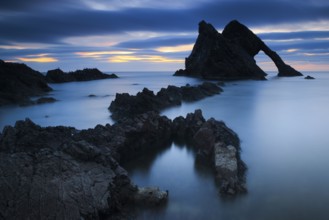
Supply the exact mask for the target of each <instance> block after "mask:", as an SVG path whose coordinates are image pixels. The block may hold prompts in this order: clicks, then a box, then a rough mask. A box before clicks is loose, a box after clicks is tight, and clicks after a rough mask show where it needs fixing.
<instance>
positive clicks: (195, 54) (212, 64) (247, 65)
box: [175, 20, 302, 80]
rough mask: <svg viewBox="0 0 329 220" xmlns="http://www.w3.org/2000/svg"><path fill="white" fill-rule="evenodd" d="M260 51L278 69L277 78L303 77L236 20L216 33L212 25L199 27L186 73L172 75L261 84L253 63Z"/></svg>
mask: <svg viewBox="0 0 329 220" xmlns="http://www.w3.org/2000/svg"><path fill="white" fill-rule="evenodd" d="M259 51H263V52H264V53H265V54H266V55H267V56H269V57H270V58H271V59H272V61H273V62H274V64H275V65H276V67H277V68H278V76H302V74H301V73H300V72H298V71H296V70H295V69H294V68H292V67H291V66H289V65H287V64H286V63H285V62H284V61H283V60H282V59H281V57H280V56H279V55H278V54H277V53H276V52H275V51H273V50H271V49H270V48H269V47H268V46H267V45H266V44H265V43H264V42H263V41H262V40H261V39H260V38H259V37H258V36H257V35H255V34H254V33H253V32H252V31H251V30H249V29H248V28H247V27H246V26H244V25H243V24H241V23H239V22H238V21H236V20H233V21H231V22H230V23H229V24H227V25H226V27H225V28H224V31H223V32H222V33H219V32H218V31H217V30H216V29H215V28H214V27H213V26H212V25H211V24H209V23H206V22H205V21H201V22H200V23H199V36H198V38H197V40H196V43H195V45H194V47H193V50H192V52H191V54H190V56H189V57H187V58H186V59H185V70H178V71H177V72H176V73H175V75H185V76H194V77H202V78H205V79H216V80H243V79H256V80H264V79H266V78H265V76H266V75H267V74H266V73H265V72H264V71H263V70H262V69H261V68H260V67H259V66H258V65H257V64H256V61H255V59H254V57H255V55H256V54H258V52H259Z"/></svg>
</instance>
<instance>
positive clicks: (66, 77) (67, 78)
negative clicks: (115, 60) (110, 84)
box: [46, 68, 118, 83]
mask: <svg viewBox="0 0 329 220" xmlns="http://www.w3.org/2000/svg"><path fill="white" fill-rule="evenodd" d="M109 78H118V76H117V75H115V74H111V75H109V74H105V73H102V72H101V71H99V70H98V69H96V68H95V69H83V70H76V71H74V72H68V73H65V72H63V71H62V70H61V69H54V70H49V71H48V72H47V75H46V79H47V82H49V83H64V82H73V81H90V80H98V79H109Z"/></svg>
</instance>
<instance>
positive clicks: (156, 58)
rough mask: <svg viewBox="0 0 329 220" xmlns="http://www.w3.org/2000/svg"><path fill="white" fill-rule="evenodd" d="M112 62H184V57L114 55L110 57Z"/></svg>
mask: <svg viewBox="0 0 329 220" xmlns="http://www.w3.org/2000/svg"><path fill="white" fill-rule="evenodd" d="M108 61H109V62H111V63H128V62H134V61H139V62H150V63H183V62H184V60H183V59H170V58H167V57H163V56H151V55H141V56H113V57H111V58H109V59H108Z"/></svg>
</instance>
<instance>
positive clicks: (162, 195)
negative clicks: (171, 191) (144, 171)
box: [133, 187, 168, 206]
mask: <svg viewBox="0 0 329 220" xmlns="http://www.w3.org/2000/svg"><path fill="white" fill-rule="evenodd" d="M133 200H134V202H135V203H136V204H138V205H143V206H157V205H161V204H164V203H166V202H167V200H168V191H162V190H160V189H159V188H158V187H139V188H138V190H137V192H135V194H134V198H133Z"/></svg>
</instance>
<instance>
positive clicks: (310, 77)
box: [304, 75, 315, 79]
mask: <svg viewBox="0 0 329 220" xmlns="http://www.w3.org/2000/svg"><path fill="white" fill-rule="evenodd" d="M304 79H315V78H314V77H313V76H309V75H307V76H306V77H305V78H304Z"/></svg>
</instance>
